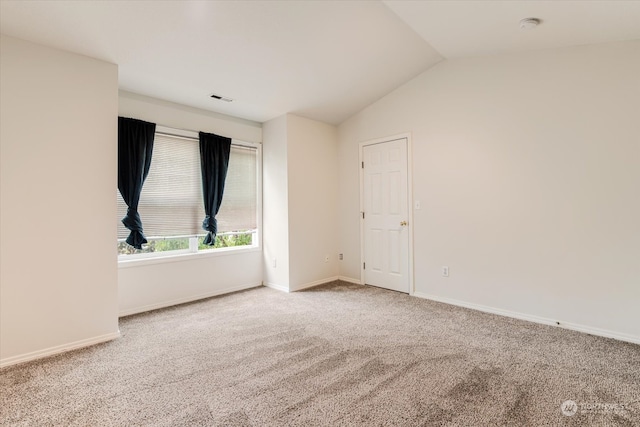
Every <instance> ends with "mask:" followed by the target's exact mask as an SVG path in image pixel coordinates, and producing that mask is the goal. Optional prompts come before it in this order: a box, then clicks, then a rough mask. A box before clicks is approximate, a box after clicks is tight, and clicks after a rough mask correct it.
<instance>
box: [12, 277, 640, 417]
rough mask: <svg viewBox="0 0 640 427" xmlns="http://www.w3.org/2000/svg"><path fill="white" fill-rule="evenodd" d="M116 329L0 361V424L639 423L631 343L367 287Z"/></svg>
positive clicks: (235, 302)
mask: <svg viewBox="0 0 640 427" xmlns="http://www.w3.org/2000/svg"><path fill="white" fill-rule="evenodd" d="M120 329H121V332H122V338H120V339H118V340H115V341H112V342H109V343H105V344H101V345H98V346H94V347H91V348H88V349H83V350H78V351H74V352H70V353H66V354H63V355H60V356H56V357H52V358H49V359H45V360H41V361H36V362H32V363H27V364H24V365H19V366H15V367H10V368H6V369H4V370H2V371H0V393H1V395H0V424H1V425H3V426H6V425H11V426H13V425H16V426H143V425H144V426H303V425H304V426H314V425H330V426H334V425H335V426H350V425H362V426H585V425H596V426H616V425H620V426H640V346H638V345H634V344H628V343H624V342H619V341H615V340H611V339H606V338H599V337H594V336H590V335H586V334H581V333H577V332H571V331H567V330H563V329H560V328H553V327H548V326H542V325H537V324H533V323H528V322H523V321H519V320H513V319H509V318H503V317H499V316H494V315H490V314H485V313H480V312H476V311H473V310H468V309H464V308H458V307H453V306H449V305H446V304H441V303H436V302H432V301H427V300H423V299H419V298H413V297H409V296H407V295H404V294H399V293H395V292H391V291H386V290H382V289H377V288H372V287H365V286H358V285H351V284H346V283H339V282H336V283H332V284H328V285H324V286H320V287H317V288H314V289H311V290H307V291H303V292H297V293H293V294H286V293H282V292H278V291H275V290H272V289H268V288H256V289H252V290H248V291H244V292H239V293H235V294H230V295H226V296H221V297H216V298H211V299H208V300H204V301H200V302H196V303H191V304H186V305H182V306H178V307H173V308H169V309H164V310H159V311H155V312H151V313H146V314H141V315H136V316H130V317H127V318H124V319H121V322H120ZM567 400H572V401H574V402H575V403H576V404H575V405H573V406H572V405H567V406H566V407H565V409H566V410H574V411H577V413H575V414H574V415H572V416H566V415H563V414H562V412H561V404H562V403H563V402H565V401H567Z"/></svg>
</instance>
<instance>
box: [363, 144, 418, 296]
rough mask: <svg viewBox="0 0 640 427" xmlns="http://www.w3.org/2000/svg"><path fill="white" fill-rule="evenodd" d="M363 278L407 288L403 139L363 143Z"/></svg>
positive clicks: (391, 286)
mask: <svg viewBox="0 0 640 427" xmlns="http://www.w3.org/2000/svg"><path fill="white" fill-rule="evenodd" d="M362 153H363V161H364V167H363V194H362V198H363V208H364V218H363V222H364V227H363V230H364V235H363V248H364V262H365V264H364V281H365V283H366V284H369V285H374V286H380V287H383V288H387V289H392V290H395V291H400V292H409V228H408V226H407V225H408V213H409V206H408V179H407V139H406V138H402V139H397V140H394V141H389V142H383V143H379V144H371V145H364V146H363V148H362Z"/></svg>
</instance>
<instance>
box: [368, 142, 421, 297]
mask: <svg viewBox="0 0 640 427" xmlns="http://www.w3.org/2000/svg"><path fill="white" fill-rule="evenodd" d="M399 139H406V140H407V209H408V211H407V214H408V216H409V218H408V221H409V225H408V227H407V228H408V232H409V248H408V254H407V256H408V257H409V260H408V261H409V271H408V272H407V274H408V275H409V295H413V294H414V292H415V283H414V280H413V279H414V277H413V276H414V272H413V269H414V266H413V265H414V263H413V149H412V146H413V145H412V142H411V132H405V133H401V134H398V135H391V136H386V137H383V138H376V139H370V140H367V141H362V142H360V143H359V144H358V169H359V175H360V212H359V213H358V215H359V216H360V283H361V284H364V268H363V265H364V221H363V220H362V212H363V210H364V200H363V199H364V171H363V168H362V166H361V165H362V162H363V161H364V147H365V146H366V145H374V144H383V143H385V142H391V141H396V140H399Z"/></svg>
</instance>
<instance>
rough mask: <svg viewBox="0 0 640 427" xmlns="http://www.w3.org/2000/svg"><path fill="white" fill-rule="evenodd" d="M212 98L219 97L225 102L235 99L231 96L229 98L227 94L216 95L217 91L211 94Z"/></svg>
mask: <svg viewBox="0 0 640 427" xmlns="http://www.w3.org/2000/svg"><path fill="white" fill-rule="evenodd" d="M211 98H213V99H219V100H220V101H224V102H231V101H233V99H231V98H227V97H226V96H222V95H216V94H215V93H214V94H212V95H211Z"/></svg>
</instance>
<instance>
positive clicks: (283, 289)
mask: <svg viewBox="0 0 640 427" xmlns="http://www.w3.org/2000/svg"><path fill="white" fill-rule="evenodd" d="M264 285H265V286H266V287H267V288H271V289H275V290H276V291H280V292H287V293H288V292H289V288H288V287H287V286H283V285H278V284H275V283H269V282H267V283H265V284H264Z"/></svg>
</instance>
